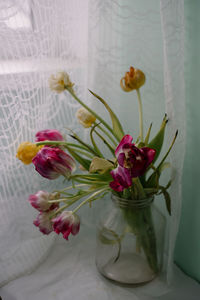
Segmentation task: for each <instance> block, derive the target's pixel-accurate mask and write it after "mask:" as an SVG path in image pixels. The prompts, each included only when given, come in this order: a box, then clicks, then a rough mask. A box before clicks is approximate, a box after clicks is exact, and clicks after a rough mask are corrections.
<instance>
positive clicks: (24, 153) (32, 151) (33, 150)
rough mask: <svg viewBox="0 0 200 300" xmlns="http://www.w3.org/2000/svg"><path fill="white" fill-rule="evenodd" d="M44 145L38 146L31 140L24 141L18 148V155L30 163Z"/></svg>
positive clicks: (24, 161) (20, 158) (25, 162)
mask: <svg viewBox="0 0 200 300" xmlns="http://www.w3.org/2000/svg"><path fill="white" fill-rule="evenodd" d="M42 147H43V146H36V145H35V144H33V143H30V142H23V143H21V144H20V145H19V147H18V149H17V154H16V157H17V158H18V159H19V160H21V161H22V162H23V163H24V164H25V165H29V164H31V163H32V159H33V158H34V157H35V156H36V154H37V153H38V151H39V150H40V149H41V148H42Z"/></svg>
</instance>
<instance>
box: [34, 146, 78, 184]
mask: <svg viewBox="0 0 200 300" xmlns="http://www.w3.org/2000/svg"><path fill="white" fill-rule="evenodd" d="M33 164H34V165H35V169H36V171H37V172H38V173H40V175H42V176H43V177H45V178H48V179H56V178H57V177H59V176H60V175H63V176H65V177H69V176H70V175H71V173H72V172H73V171H75V169H76V164H75V161H74V159H73V158H72V157H71V156H70V155H68V154H67V153H65V152H64V151H63V150H61V149H60V148H51V147H47V146H46V147H43V148H42V149H41V150H40V151H39V152H38V153H37V155H36V156H35V157H34V159H33Z"/></svg>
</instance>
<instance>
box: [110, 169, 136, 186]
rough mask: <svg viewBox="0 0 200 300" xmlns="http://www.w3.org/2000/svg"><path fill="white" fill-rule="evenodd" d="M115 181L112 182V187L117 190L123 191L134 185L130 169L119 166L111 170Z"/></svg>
mask: <svg viewBox="0 0 200 300" xmlns="http://www.w3.org/2000/svg"><path fill="white" fill-rule="evenodd" d="M110 174H111V175H112V177H113V179H114V181H112V182H110V187H111V188H112V189H113V190H115V191H116V192H122V191H123V190H124V189H127V188H128V187H129V186H131V185H132V179H131V174H130V170H128V169H126V168H123V167H121V166H119V165H118V167H117V168H116V169H114V170H112V171H111V172H110Z"/></svg>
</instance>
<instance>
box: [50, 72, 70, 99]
mask: <svg viewBox="0 0 200 300" xmlns="http://www.w3.org/2000/svg"><path fill="white" fill-rule="evenodd" d="M73 85H74V84H73V83H72V82H71V81H70V78H69V75H68V74H67V73H65V72H58V73H57V74H56V75H51V77H50V78H49V87H50V89H51V90H52V91H54V92H57V93H58V94H59V93H62V92H63V91H64V90H65V89H72V87H73Z"/></svg>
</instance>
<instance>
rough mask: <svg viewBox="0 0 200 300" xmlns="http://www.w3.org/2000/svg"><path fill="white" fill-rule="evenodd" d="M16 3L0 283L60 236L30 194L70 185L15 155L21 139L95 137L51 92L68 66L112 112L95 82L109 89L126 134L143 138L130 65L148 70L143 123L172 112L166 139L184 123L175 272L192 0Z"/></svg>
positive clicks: (0, 74)
mask: <svg viewBox="0 0 200 300" xmlns="http://www.w3.org/2000/svg"><path fill="white" fill-rule="evenodd" d="M8 2H10V3H12V5H13V11H12V14H11V12H10V11H8V7H7V6H6V5H4V4H1V2H0V8H1V11H2V12H3V10H4V14H3V13H2V14H0V21H1V22H0V33H1V34H0V41H1V44H4V47H2V48H1V49H0V87H1V88H0V153H1V155H0V165H1V177H0V205H1V210H0V228H1V229H0V240H1V241H4V242H3V247H1V249H0V283H1V284H4V283H6V282H8V281H9V280H11V279H13V278H15V277H17V276H20V275H22V274H24V273H26V272H28V271H31V270H32V269H33V268H35V267H36V266H37V265H38V263H39V262H41V261H42V260H43V259H44V257H45V256H46V255H47V253H48V251H49V249H50V247H51V245H52V244H53V243H54V240H55V236H54V235H52V236H48V237H45V236H41V233H40V232H38V230H37V228H34V226H33V225H32V221H31V220H34V218H35V215H34V213H35V212H34V209H32V208H31V207H30V206H29V204H28V203H27V201H26V199H27V197H28V195H29V194H31V193H35V192H36V191H37V190H39V189H43V190H44V189H47V190H49V189H50V190H53V189H54V188H55V187H57V186H61V185H62V181H61V180H56V181H51V182H49V181H48V180H46V179H44V178H41V177H40V176H39V175H38V174H36V172H34V170H33V168H32V167H30V166H28V167H27V166H23V165H22V164H21V163H20V162H19V161H17V160H16V158H15V153H16V149H17V146H18V145H19V143H21V142H23V141H26V140H29V141H33V140H34V135H35V133H36V132H37V131H38V130H41V129H47V128H50V129H52V128H56V129H58V130H64V127H70V128H72V129H73V130H75V131H78V133H79V134H80V135H82V136H85V139H87V135H85V133H84V132H83V130H82V128H80V126H79V125H78V124H77V122H76V120H75V118H74V115H75V111H76V110H77V108H78V105H77V103H75V102H74V100H73V99H71V98H70V97H69V96H67V95H59V96H58V95H55V94H53V93H52V92H50V91H49V88H48V83H47V82H48V77H49V76H50V74H52V73H53V72H56V71H58V70H61V69H63V70H64V71H67V72H68V73H69V75H70V77H71V80H72V81H73V82H75V89H76V92H77V93H78V95H79V96H80V98H82V99H83V100H84V101H85V102H87V103H88V104H90V105H92V107H93V108H94V109H97V110H98V112H99V113H100V112H102V113H103V114H104V116H105V118H108V116H107V115H105V112H104V111H103V110H102V107H101V106H98V104H97V103H96V101H95V100H94V99H93V98H92V97H91V96H90V95H89V94H88V90H87V89H88V88H89V89H91V90H93V91H94V92H96V93H97V94H99V95H100V96H102V97H103V98H104V99H105V100H106V101H107V102H108V103H109V104H110V105H111V106H112V107H113V108H114V110H115V112H116V113H117V114H118V115H119V118H120V119H121V121H122V123H123V125H124V128H125V131H126V133H128V134H131V135H132V136H133V137H134V139H137V134H138V132H139V126H138V108H137V99H136V94H134V93H124V92H123V91H122V90H121V88H120V84H119V82H120V79H121V77H123V76H124V74H125V72H126V71H128V69H129V67H130V66H131V65H133V66H134V67H136V68H139V69H141V70H143V71H144V72H145V74H146V78H147V80H146V83H145V86H144V87H143V88H142V89H141V93H142V100H143V107H144V119H145V122H144V123H145V124H144V126H145V130H147V129H148V127H149V124H150V123H151V122H152V121H153V128H152V133H155V132H157V130H158V128H159V126H160V123H161V120H162V118H163V115H164V113H165V111H166V112H167V113H168V116H169V126H168V129H169V136H168V140H169V141H170V140H171V139H172V137H173V135H174V133H175V131H176V129H180V130H179V138H178V141H177V143H176V147H175V148H174V151H173V153H172V155H171V165H172V166H173V168H172V170H173V171H172V176H173V178H174V181H173V185H172V188H171V195H172V199H173V201H172V203H173V207H172V209H173V210H174V214H173V215H172V218H171V222H170V226H171V227H170V228H171V229H170V230H169V232H170V242H169V247H168V262H167V270H168V279H170V277H171V275H170V274H171V273H172V272H171V266H172V261H173V250H174V244H175V240H176V234H177V230H178V224H179V217H180V209H181V176H182V165H183V158H184V149H185V136H184V134H185V129H184V128H185V127H184V126H185V125H184V118H183V117H182V116H183V115H184V114H185V107H184V76H183V74H184V72H183V59H184V47H183V43H184V39H183V35H184V17H183V16H184V1H183V0H178V1H174V0H171V1H170V0H169V1H168V0H167V1H163V0H161V1H160V5H159V2H158V1H157V0H151V1H141V0H135V1H130V0H125V1H122V0H112V1H111V0H105V1H101V0H86V1H81V0H74V1H70V0H61V1H59V5H57V4H55V2H54V1H52V0H40V1H37V0H33V1H23V2H21V1H20V2H19V1H8ZM19 3H20V5H19ZM23 3H24V5H25V6H23ZM1 5H2V7H1ZM9 9H10V8H9ZM6 21H7V22H6ZM164 99H165V101H164ZM155 108H156V109H155ZM165 109H166V110H165ZM64 132H65V133H66V131H64ZM167 145H169V143H168V144H167ZM167 145H166V147H167ZM166 147H165V150H166V149H167V148H166ZM180 153H181V154H180ZM101 207H103V204H101V203H98V204H97V206H96V208H95V207H94V210H93V209H92V212H91V210H90V212H88V211H87V210H86V209H83V212H82V214H83V216H82V219H84V216H85V217H86V219H87V225H89V226H90V227H92V224H93V221H94V220H95V219H96V217H97V215H98V209H100V208H101ZM83 223H84V221H83ZM85 223H86V221H85Z"/></svg>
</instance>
